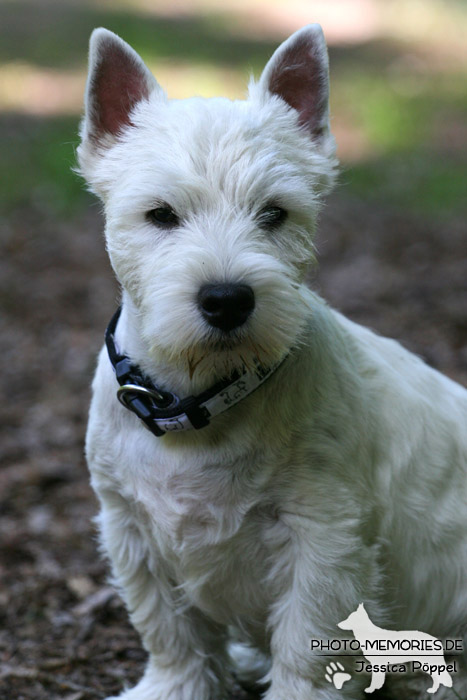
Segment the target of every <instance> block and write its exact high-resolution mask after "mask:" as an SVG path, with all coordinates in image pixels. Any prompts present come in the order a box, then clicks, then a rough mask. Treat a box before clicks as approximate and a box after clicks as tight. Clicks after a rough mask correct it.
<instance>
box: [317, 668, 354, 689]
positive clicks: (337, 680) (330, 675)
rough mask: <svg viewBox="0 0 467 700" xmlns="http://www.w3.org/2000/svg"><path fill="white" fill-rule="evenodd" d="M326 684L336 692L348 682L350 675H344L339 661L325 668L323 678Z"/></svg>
mask: <svg viewBox="0 0 467 700" xmlns="http://www.w3.org/2000/svg"><path fill="white" fill-rule="evenodd" d="M324 677H325V678H326V680H327V681H328V683H332V684H333V686H334V687H335V688H337V690H340V689H341V688H342V686H343V685H344V683H347V681H350V679H351V678H352V676H351V675H350V673H346V672H345V669H344V667H343V666H342V664H341V663H339V661H337V662H334V661H331V663H330V664H329V665H328V666H326V675H325V676H324Z"/></svg>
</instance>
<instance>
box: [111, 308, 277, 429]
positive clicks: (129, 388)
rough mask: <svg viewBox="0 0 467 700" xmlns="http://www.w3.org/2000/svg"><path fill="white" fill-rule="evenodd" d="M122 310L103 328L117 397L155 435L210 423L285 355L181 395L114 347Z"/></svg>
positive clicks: (266, 375)
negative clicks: (157, 382)
mask: <svg viewBox="0 0 467 700" xmlns="http://www.w3.org/2000/svg"><path fill="white" fill-rule="evenodd" d="M121 310H122V307H121V306H120V307H119V308H118V309H117V311H116V312H115V314H114V315H113V316H112V319H111V321H110V323H109V325H108V326H107V330H106V332H105V344H106V346H107V352H108V355H109V359H110V362H111V364H112V367H113V368H114V371H115V376H116V378H117V381H118V383H119V384H120V386H119V388H118V390H117V398H118V400H119V401H120V403H121V404H122V405H123V406H125V408H127V409H128V410H129V411H132V413H134V414H135V415H137V416H138V418H139V419H140V420H141V421H142V422H143V423H144V425H145V426H146V427H147V428H148V429H149V430H150V431H151V432H152V433H153V434H154V435H156V436H157V437H161V436H162V435H164V434H165V433H167V432H172V431H178V430H191V429H192V428H195V429H197V430H199V429H200V428H204V427H205V426H206V425H209V422H210V419H211V418H213V417H214V416H217V415H219V413H223V412H224V411H226V410H227V409H229V408H231V407H232V406H234V405H235V404H236V403H238V402H239V401H241V399H243V398H244V397H245V396H248V395H249V394H251V393H252V392H253V391H254V390H255V389H257V388H258V387H259V386H260V385H261V384H263V382H265V381H266V379H268V378H269V377H270V376H271V374H273V372H274V371H275V370H276V369H277V368H278V367H279V365H281V364H282V362H283V361H284V359H285V358H283V359H282V360H280V362H277V363H276V364H275V365H273V366H272V367H270V368H267V369H266V368H264V367H262V366H261V365H260V364H259V363H257V366H256V368H255V370H254V371H252V372H247V371H246V370H245V371H244V372H242V373H240V372H237V371H236V372H234V373H233V374H232V375H231V376H230V377H228V378H227V379H223V380H221V381H219V382H216V384H214V385H213V386H212V387H211V388H210V389H207V390H206V391H203V392H202V393H201V394H198V395H197V396H188V397H187V398H185V399H180V398H179V397H178V396H177V395H176V394H174V393H173V392H170V391H164V390H162V389H160V388H159V387H157V386H156V385H155V384H154V383H153V382H152V381H151V380H150V379H149V378H148V377H146V376H145V375H144V373H143V372H142V370H141V369H140V368H139V367H138V366H137V365H134V364H133V363H132V362H131V360H130V358H129V357H128V356H127V355H124V354H123V353H121V352H120V351H119V349H118V348H117V345H116V343H115V331H116V328H117V323H118V319H119V318H120V313H121Z"/></svg>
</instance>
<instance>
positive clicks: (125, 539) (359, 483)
mask: <svg viewBox="0 0 467 700" xmlns="http://www.w3.org/2000/svg"><path fill="white" fill-rule="evenodd" d="M297 36H298V38H299V39H300V40H302V39H305V40H307V41H308V40H309V41H311V42H312V45H313V47H314V51H315V53H317V55H318V56H319V57H320V61H321V65H322V67H323V71H324V72H325V71H326V70H327V62H326V53H325V47H324V42H323V40H322V35H321V34H320V32H319V30H318V29H317V28H316V26H311V27H308V28H304V29H303V30H301V32H300V33H297V35H294V37H295V38H294V37H292V38H291V39H289V40H288V42H289V43H288V44H287V45H283V47H281V48H280V49H279V50H278V53H277V55H275V57H273V58H272V59H271V61H270V63H269V64H268V66H267V68H266V69H265V73H264V74H263V78H262V79H261V80H260V82H259V83H258V84H255V85H253V86H252V87H251V89H250V97H249V99H247V100H246V101H236V102H231V101H228V100H226V99H214V100H202V99H189V100H183V101H169V100H167V99H166V97H165V96H164V94H163V92H162V90H161V89H160V88H159V86H157V83H155V81H154V79H152V77H151V78H150V77H149V74H148V75H147V76H146V78H147V84H149V85H151V94H150V96H149V99H142V100H141V101H140V102H139V103H138V104H137V105H136V106H135V108H134V109H133V111H132V114H131V125H127V126H124V128H122V130H121V132H119V133H118V134H101V135H100V138H97V139H96V138H95V136H94V137H93V136H92V135H91V131H92V128H93V123H94V122H93V120H94V118H95V109H96V107H95V104H94V102H92V99H93V96H92V75H93V71H94V70H97V68H96V66H98V65H99V57H100V55H101V54H100V52H101V51H103V48H102V47H105V44H106V42H107V41H113V42H117V43H118V45H119V47H120V50H122V51H127V52H128V55H129V56H130V55H131V56H133V61H135V65H137V70H139V71H147V69H146V68H145V67H144V65H143V64H142V62H141V61H140V59H137V60H136V59H135V58H134V57H135V54H134V52H132V51H131V50H130V49H129V47H127V46H126V45H125V44H124V43H123V42H121V40H119V39H118V38H116V37H115V36H114V35H111V34H110V33H109V32H106V31H105V30H96V32H95V34H94V36H93V43H92V44H91V55H90V76H91V78H90V82H89V87H88V100H87V103H88V111H87V115H86V118H85V121H84V123H83V128H82V139H83V140H82V145H81V147H80V151H79V159H80V167H81V171H82V172H83V174H84V176H85V177H86V179H87V180H88V182H89V183H90V186H91V187H92V188H93V190H94V191H95V192H96V193H97V194H99V196H100V197H101V198H102V200H103V202H104V204H105V212H106V238H107V246H108V251H109V255H110V259H111V262H112V265H113V268H114V270H115V272H116V275H117V277H118V279H119V280H120V282H121V284H122V287H123V312H122V316H121V319H120V321H119V325H118V334H117V340H118V343H119V345H120V347H121V348H122V349H124V350H125V352H127V353H128V354H129V355H130V356H131V357H132V358H133V359H134V361H135V362H137V363H139V364H140V365H141V366H142V367H143V368H144V370H145V371H146V372H147V373H148V374H149V375H150V376H152V377H153V379H154V380H155V381H156V382H157V383H158V384H159V385H161V386H165V387H167V388H168V389H170V390H173V391H177V392H180V393H181V394H184V395H186V394H189V393H193V392H198V391H200V390H202V389H204V388H206V387H207V386H209V385H210V384H211V383H212V382H213V381H214V380H216V379H218V378H219V377H222V376H224V375H225V374H226V373H228V372H229V371H230V370H231V369H232V368H233V367H236V366H239V365H241V364H242V363H243V362H246V363H247V364H248V363H250V362H251V361H252V359H253V357H255V356H258V357H259V358H260V359H261V360H262V361H263V362H264V363H265V364H268V363H272V362H274V361H276V360H278V359H279V358H281V357H284V356H285V355H286V354H287V353H290V355H289V357H288V358H287V359H286V361H285V362H284V363H283V365H282V366H281V367H280V368H279V370H277V371H276V373H275V374H274V375H273V376H272V377H271V378H270V379H269V380H268V381H267V382H266V383H265V384H264V385H263V386H262V387H261V388H260V389H259V390H257V391H256V392H255V393H254V394H252V395H251V396H249V397H248V398H247V399H245V400H243V401H242V402H240V403H239V404H238V405H236V406H235V407H233V408H232V409H231V410H230V411H228V412H227V413H224V414H223V415H221V416H218V417H217V418H216V419H215V420H214V421H213V423H212V424H211V425H210V426H208V427H206V428H204V429H203V430H200V431H190V432H186V433H177V434H168V435H166V436H165V437H163V438H162V439H157V438H155V437H154V436H153V435H152V434H150V433H149V432H147V431H146V430H145V429H144V427H143V426H142V424H141V423H140V422H139V421H138V419H137V418H136V417H135V416H133V415H132V414H130V413H129V412H128V411H127V410H125V408H123V407H122V406H121V405H120V404H119V403H118V402H117V400H116V399H115V398H114V396H115V391H116V380H115V376H114V374H113V371H112V368H111V366H110V363H109V360H108V358H107V354H106V352H105V350H103V351H102V353H101V355H100V359H99V364H98V369H97V374H96V377H95V380H94V384H93V390H94V396H93V400H92V405H91V410H90V419H89V429H88V435H87V444H86V450H87V458H88V462H89V467H90V471H91V475H92V485H93V487H94V489H95V491H96V493H97V495H98V497H99V500H100V503H101V513H100V516H99V527H100V532H101V537H102V543H103V546H104V549H105V551H106V552H107V554H108V556H109V558H110V561H111V563H112V570H113V575H114V578H115V581H116V583H117V585H118V586H119V588H120V590H121V594H122V596H123V598H124V600H125V602H126V604H127V606H128V610H129V612H130V615H131V619H132V621H133V624H134V625H135V627H136V628H137V629H138V631H139V632H140V634H141V636H142V639H143V643H144V645H145V647H146V649H147V650H148V651H149V654H150V660H149V664H148V667H147V670H146V673H145V675H144V677H143V679H142V680H141V681H140V683H139V684H138V685H137V686H136V687H135V688H134V689H132V690H128V691H125V692H123V694H122V695H121V696H120V697H121V698H125V699H126V700H220V699H221V698H225V697H226V694H227V692H228V686H229V681H230V666H231V663H230V660H229V657H228V653H227V639H228V634H229V629H230V628H232V627H233V628H235V629H236V634H237V637H238V635H240V637H241V638H243V639H244V640H245V641H246V642H247V643H248V644H250V645H252V646H253V647H255V648H256V649H258V650H260V652H262V653H263V654H264V655H265V656H267V657H269V658H270V660H271V662H270V671H269V674H268V680H269V681H270V686H269V689H268V690H267V692H266V695H265V698H266V699H267V700H292V699H293V700H311V699H313V700H315V699H316V700H318V699H319V700H337V699H338V698H354V699H356V698H357V697H361V689H362V688H363V685H364V683H365V681H364V680H363V679H358V678H357V677H354V678H353V679H352V681H351V682H349V683H347V684H346V685H345V686H344V687H343V688H342V690H340V691H337V690H336V688H334V687H333V686H332V685H330V684H329V683H328V682H327V681H326V680H325V664H326V663H327V662H328V661H329V659H326V658H323V657H318V656H315V655H313V654H312V653H311V651H310V638H312V637H313V638H323V639H326V638H329V637H332V638H334V637H336V636H339V635H338V630H337V627H336V626H337V623H338V622H339V621H340V620H342V619H344V618H345V617H347V616H348V615H349V613H350V612H351V611H352V610H354V609H355V608H356V606H357V605H358V604H359V603H361V602H364V603H365V606H366V608H367V610H368V611H369V613H370V616H371V618H372V620H373V622H374V623H375V624H381V622H383V621H384V624H385V626H386V627H388V626H389V627H393V628H394V629H408V628H411V629H420V630H422V631H425V632H429V633H430V634H433V635H435V636H437V637H446V636H450V637H459V636H461V635H462V634H465V630H466V628H467V586H466V579H467V567H466V562H467V537H466V533H467V429H466V426H467V392H466V391H465V389H463V388H462V387H461V386H459V385H457V384H455V383H454V382H452V381H450V380H449V379H447V378H446V377H444V376H442V375H441V374H439V373H438V372H435V371H434V370H432V369H430V368H428V367H427V366H426V365H425V364H424V363H423V362H422V361H421V360H419V359H418V358H417V357H415V356H413V355H411V354H410V353H408V352H407V351H406V350H404V349H403V348H402V347H401V346H400V345H399V344H397V343H396V342H394V341H392V340H387V339H384V338H381V337H379V336H377V335H375V334H373V333H371V332H370V331H368V330H366V329H364V328H362V327H360V326H358V325H356V324H354V323H352V322H351V321H349V320H347V319H345V318H344V317H343V316H341V315H340V314H338V313H337V312H335V311H333V310H332V309H330V308H329V307H328V306H327V305H326V304H325V302H323V301H322V300H321V299H320V298H319V297H318V296H317V295H316V294H314V293H312V292H311V291H309V290H308V289H307V288H306V287H305V284H304V282H303V279H304V271H305V264H306V263H307V262H309V261H310V260H311V259H312V257H313V243H312V234H313V231H314V227H315V223H316V218H317V214H318V211H319V205H320V198H321V195H322V194H323V193H324V192H325V191H326V190H327V189H329V187H330V186H331V185H332V181H333V178H334V172H335V165H336V163H335V159H334V154H333V141H332V137H331V136H330V135H329V130H328V128H327V122H326V125H325V127H326V128H323V135H322V137H321V138H320V139H314V140H313V139H312V138H310V136H309V134H308V133H307V132H306V129H304V128H303V127H300V126H299V125H298V122H297V112H296V111H295V110H294V109H293V108H291V107H289V106H288V105H287V104H286V103H285V102H284V100H282V99H280V97H278V96H277V95H272V94H271V93H270V92H269V91H268V85H269V80H270V74H271V72H273V71H274V70H275V69H276V68H277V65H278V60H279V59H280V60H282V61H283V60H284V58H283V56H284V46H286V49H287V46H290V45H291V44H290V42H292V44H293V42H294V41H296V40H297ZM278 56H279V58H278ZM323 74H324V73H323ZM91 105H92V106H91ZM323 114H325V116H326V119H327V112H325V113H323ZM323 119H324V117H323ZM323 123H324V122H323ZM162 201H164V202H169V203H170V204H171V206H172V207H173V208H174V209H175V211H176V212H177V213H178V214H179V216H180V220H181V223H180V226H179V227H177V228H176V229H175V230H171V231H167V230H159V229H157V228H156V227H155V226H154V225H152V224H150V223H148V222H147V220H146V218H145V213H146V212H147V211H148V210H150V209H153V208H154V207H155V206H157V204H158V203H159V202H162ZM270 202H273V203H275V204H276V205H280V206H281V207H283V208H284V209H286V210H287V211H288V212H289V217H288V219H287V221H286V222H285V223H284V224H283V225H282V227H281V228H279V229H277V230H275V231H269V232H265V231H264V230H263V229H261V227H260V226H259V225H258V222H257V219H256V216H257V213H258V211H259V210H261V208H262V207H264V206H265V205H266V204H268V203H270ZM219 281H221V282H223V281H227V282H236V281H242V282H244V283H247V284H249V285H250V286H251V287H252V288H253V289H254V292H255V297H256V307H255V310H254V313H253V314H252V315H251V317H250V318H249V319H248V321H247V322H246V324H245V325H244V326H242V327H241V328H239V329H238V330H237V331H235V334H234V342H232V343H231V344H230V345H227V344H226V343H225V342H223V340H222V337H221V333H220V332H218V331H216V330H215V329H209V327H208V326H207V324H206V323H205V322H204V321H203V319H202V318H201V315H200V314H199V311H198V309H197V307H196V294H197V291H198V289H199V288H200V286H201V285H202V284H204V283H206V282H219ZM339 634H342V633H339ZM240 656H241V654H240V655H239V653H238V647H237V653H236V658H237V659H238V658H239V657H240ZM261 658H263V657H258V656H256V657H254V658H253V657H252V659H253V661H254V664H253V665H254V666H255V668H256V670H257V671H258V673H259V674H260V675H261V674H264V672H265V668H266V667H265V665H264V664H263V663H262V662H261ZM244 661H245V654H244V655H243V665H245V664H244ZM460 683H461V677H460V675H458V676H457V677H456V678H455V679H454V688H460V687H461V685H460Z"/></svg>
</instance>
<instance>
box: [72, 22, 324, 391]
mask: <svg viewBox="0 0 467 700" xmlns="http://www.w3.org/2000/svg"><path fill="white" fill-rule="evenodd" d="M89 63H90V67H89V77H88V84H87V92H86V112H85V117H84V119H83V122H82V128H81V136H82V143H81V145H80V147H79V150H78V158H79V165H80V171H81V173H82V174H83V175H84V177H85V178H86V179H87V181H88V183H89V185H90V187H91V188H92V190H93V191H94V192H95V193H96V194H98V195H99V196H100V197H101V199H102V200H103V202H104V205H105V215H106V237H107V246H108V251H109V255H110V259H111V262H112V265H113V268H114V270H115V273H116V275H117V277H118V279H119V281H120V283H121V284H122V286H123V288H124V290H125V292H126V293H127V294H128V295H129V297H130V298H131V302H132V303H133V305H134V306H135V308H136V310H137V312H138V314H137V315H138V322H139V324H140V332H141V335H142V337H143V338H144V341H145V343H146V347H147V349H148V353H149V354H150V355H152V356H153V357H154V359H155V360H163V361H164V362H168V363H171V364H172V365H173V366H174V367H176V368H177V370H182V371H185V372H187V373H189V374H190V375H192V374H193V373H196V374H197V375H198V376H199V377H203V376H204V377H206V378H207V377H208V376H209V378H210V379H212V378H213V377H219V376H224V375H226V374H228V373H229V372H230V371H232V370H233V369H234V368H238V367H240V366H243V365H246V366H247V367H248V366H249V365H253V363H254V362H255V360H259V361H260V363H261V364H263V365H266V366H267V365H269V364H272V363H273V362H276V361H278V360H280V359H281V357H283V356H284V355H285V354H286V353H287V351H288V350H289V348H290V347H291V346H293V345H294V344H295V343H297V342H298V340H299V338H300V335H301V333H302V331H303V327H304V323H305V320H306V318H307V316H308V314H309V309H308V308H307V304H306V302H305V299H304V295H303V293H302V292H303V286H302V285H303V277H304V272H305V267H306V265H307V263H309V262H310V261H311V260H312V259H313V243H312V237H313V231H314V228H315V223H316V218H317V214H318V211H319V208H320V198H321V195H322V194H323V193H324V192H325V191H327V190H329V189H330V187H331V185H332V183H333V180H334V176H335V169H336V160H335V155H334V141H333V138H332V136H331V134H330V130H329V110H328V65H327V52H326V46H325V42H324V38H323V35H322V32H321V29H320V27H319V26H318V25H310V26H308V27H304V28H303V29H301V30H300V31H298V32H297V33H295V34H294V35H293V36H291V37H290V38H289V39H288V40H287V41H286V42H284V43H283V44H282V45H281V46H280V47H279V48H278V49H277V51H276V52H275V53H274V55H273V56H272V58H271V59H270V61H269V62H268V64H267V65H266V67H265V69H264V71H263V74H262V76H261V78H260V80H259V81H258V82H257V83H252V84H251V85H250V90H249V97H248V99H247V100H245V101H230V100H227V99H221V98H219V99H200V98H192V99H187V100H168V99H167V97H166V96H165V94H164V92H163V90H162V89H161V87H160V86H159V85H158V83H157V82H156V80H155V79H154V78H153V76H152V75H151V73H150V72H149V70H148V69H147V68H146V66H145V65H144V63H143V62H142V60H141V59H140V57H139V56H138V55H137V54H136V53H135V52H134V51H133V49H131V48H130V47H129V46H128V45H127V44H126V43H125V42H123V41H122V40H121V39H119V38H118V37H117V36H115V35H114V34H112V33H111V32H108V31H107V30H105V29H97V30H95V31H94V32H93V34H92V37H91V44H90V59H89Z"/></svg>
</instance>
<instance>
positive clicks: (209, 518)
mask: <svg viewBox="0 0 467 700" xmlns="http://www.w3.org/2000/svg"><path fill="white" fill-rule="evenodd" d="M222 476H223V478H216V475H215V474H211V475H210V476H207V475H206V473H203V474H202V475H200V474H197V473H196V472H195V473H192V474H190V473H186V472H185V473H183V474H178V475H173V476H171V477H168V478H166V479H165V480H164V481H162V482H161V481H159V484H158V488H157V489H154V491H153V493H152V495H151V494H150V493H149V491H148V490H146V495H145V499H144V511H145V513H144V515H143V513H141V510H140V515H143V517H144V520H145V523H146V524H145V531H146V533H147V536H148V537H149V538H150V546H151V547H157V549H158V550H159V551H160V553H161V554H162V556H163V558H164V560H165V561H166V562H167V564H168V566H169V567H170V569H171V572H172V575H173V576H174V578H175V580H176V583H177V584H178V585H179V586H181V587H182V589H183V590H184V592H185V595H186V597H187V598H188V600H189V601H190V602H191V603H193V604H195V605H196V606H197V607H199V608H201V609H202V610H203V611H204V612H205V613H206V614H208V615H209V616H210V617H212V618H213V619H215V620H217V621H218V622H222V623H235V622H239V621H240V620H241V621H242V625H245V624H246V623H245V620H250V619H252V618H254V619H255V620H257V621H259V620H260V619H261V622H263V621H264V620H263V619H262V618H263V615H264V614H265V611H266V610H267V609H268V607H269V604H270V600H269V598H270V587H269V585H268V583H267V580H268V574H269V568H270V561H271V555H272V553H273V550H274V549H275V547H276V542H277V536H276V534H275V533H277V532H278V531H279V530H280V529H281V528H282V525H281V523H280V521H279V519H278V517H277V513H276V510H275V507H274V505H273V504H272V503H271V502H270V501H268V500H267V498H266V497H265V495H264V492H263V490H262V489H261V488H259V484H255V483H254V480H253V483H252V481H251V480H250V481H248V480H245V483H244V484H243V486H242V485H241V484H240V485H239V484H238V483H235V482H236V480H235V479H234V478H232V475H230V477H229V478H225V477H226V474H225V473H224V474H223V475H222ZM240 481H241V480H240Z"/></svg>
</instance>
